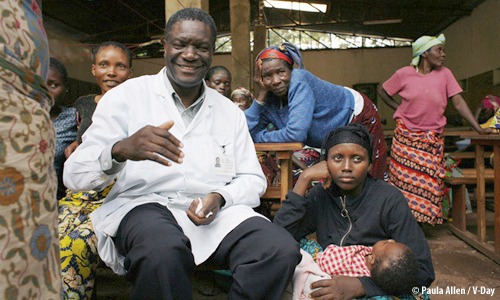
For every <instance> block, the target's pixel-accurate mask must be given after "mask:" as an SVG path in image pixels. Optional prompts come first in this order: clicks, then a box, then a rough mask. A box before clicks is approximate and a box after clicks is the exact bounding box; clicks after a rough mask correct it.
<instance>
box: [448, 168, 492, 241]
mask: <svg viewBox="0 0 500 300" xmlns="http://www.w3.org/2000/svg"><path fill="white" fill-rule="evenodd" d="M462 172H463V177H446V178H445V180H444V182H445V184H446V185H447V186H449V187H451V188H452V199H453V204H452V208H451V210H452V217H453V221H452V224H453V225H454V226H455V227H457V228H458V229H460V230H464V231H465V230H466V222H465V210H466V206H465V192H466V190H465V189H466V185H475V184H477V170H476V169H462ZM484 176H485V181H486V182H493V181H494V179H495V176H494V173H493V169H485V174H484Z"/></svg>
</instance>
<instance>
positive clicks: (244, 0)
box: [229, 0, 252, 89]
mask: <svg viewBox="0 0 500 300" xmlns="http://www.w3.org/2000/svg"><path fill="white" fill-rule="evenodd" d="M229 12H230V19H231V42H232V48H233V50H232V52H231V57H232V68H231V69H232V72H231V74H232V77H233V83H232V88H233V89H235V88H237V87H239V86H242V87H245V88H250V84H251V82H250V78H251V77H250V76H251V73H252V67H251V66H252V64H251V63H250V59H251V55H250V0H230V1H229Z"/></svg>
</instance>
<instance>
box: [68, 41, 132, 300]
mask: <svg viewBox="0 0 500 300" xmlns="http://www.w3.org/2000/svg"><path fill="white" fill-rule="evenodd" d="M92 58H93V64H92V75H94V76H95V78H96V81H97V84H98V85H99V87H100V88H101V94H100V95H87V96H82V97H80V98H78V99H77V100H76V109H77V120H78V123H79V127H78V133H77V140H76V141H75V142H74V143H73V144H71V145H70V146H68V148H66V150H65V154H66V155H67V156H69V155H70V154H71V153H72V152H73V151H74V150H75V149H76V147H77V146H78V145H79V144H80V143H81V141H82V136H84V133H85V131H86V130H87V128H88V127H89V126H90V125H91V124H92V115H93V114H94V110H95V109H96V107H97V105H98V102H99V101H100V100H101V98H102V96H103V95H104V94H105V93H106V92H108V91H109V90H111V89H112V88H113V87H115V86H118V85H119V84H121V83H123V82H124V81H125V80H127V79H129V78H130V75H131V74H132V54H131V53H130V50H129V49H128V48H127V47H126V46H125V45H123V44H121V43H117V42H111V41H110V42H104V43H102V44H100V45H99V46H98V47H97V48H96V49H94V51H93V52H92ZM111 187H112V184H111V185H110V186H108V187H106V188H105V189H104V190H103V191H100V192H97V191H83V192H73V191H70V190H68V191H67V194H66V197H64V198H62V199H60V200H59V238H60V248H61V268H62V279H63V296H64V299H94V298H95V296H96V290H95V274H94V272H95V269H96V268H97V265H98V262H99V256H98V253H97V237H96V236H95V233H94V228H93V226H92V222H91V221H90V217H89V215H90V213H91V212H93V211H94V210H95V209H97V208H98V207H99V206H101V204H102V203H103V201H104V197H106V195H107V194H108V192H109V190H110V189H111Z"/></svg>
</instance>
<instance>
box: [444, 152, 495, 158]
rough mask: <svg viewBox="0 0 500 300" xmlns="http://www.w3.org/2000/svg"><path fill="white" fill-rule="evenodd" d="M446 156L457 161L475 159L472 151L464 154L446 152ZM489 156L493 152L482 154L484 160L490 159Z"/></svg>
mask: <svg viewBox="0 0 500 300" xmlns="http://www.w3.org/2000/svg"><path fill="white" fill-rule="evenodd" d="M448 154H449V155H450V156H451V157H453V158H459V159H473V158H476V153H474V152H472V151H465V152H462V151H456V152H448ZM491 154H493V152H484V153H483V157H484V158H490V156H491Z"/></svg>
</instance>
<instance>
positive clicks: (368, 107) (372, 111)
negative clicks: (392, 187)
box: [351, 93, 387, 181]
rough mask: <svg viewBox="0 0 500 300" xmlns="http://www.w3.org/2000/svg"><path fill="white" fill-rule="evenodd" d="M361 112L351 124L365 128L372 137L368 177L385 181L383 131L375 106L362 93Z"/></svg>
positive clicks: (385, 167) (385, 148) (385, 157)
mask: <svg viewBox="0 0 500 300" xmlns="http://www.w3.org/2000/svg"><path fill="white" fill-rule="evenodd" d="M360 94H361V96H363V102H364V105H363V110H362V111H361V113H360V114H359V115H357V116H356V117H354V119H352V121H351V124H354V123H359V124H363V125H365V126H366V128H367V129H368V131H369V132H370V134H371V135H372V143H373V155H372V168H371V170H370V175H371V176H372V177H373V178H377V179H382V180H385V181H387V147H386V145H385V138H384V129H383V128H382V123H380V115H379V113H378V109H377V106H375V104H374V103H373V102H372V101H371V100H370V98H368V97H367V96H366V95H364V94H363V93H360Z"/></svg>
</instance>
